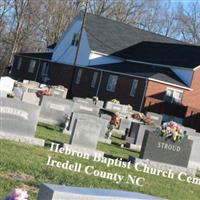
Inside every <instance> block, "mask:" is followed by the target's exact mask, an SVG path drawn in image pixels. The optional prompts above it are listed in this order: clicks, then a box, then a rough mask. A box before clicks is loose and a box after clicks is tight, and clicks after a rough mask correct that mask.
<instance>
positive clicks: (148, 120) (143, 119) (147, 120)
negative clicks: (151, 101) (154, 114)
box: [131, 113, 154, 125]
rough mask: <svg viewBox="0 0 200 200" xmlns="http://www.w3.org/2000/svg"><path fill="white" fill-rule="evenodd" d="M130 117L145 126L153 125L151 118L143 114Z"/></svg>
mask: <svg viewBox="0 0 200 200" xmlns="http://www.w3.org/2000/svg"><path fill="white" fill-rule="evenodd" d="M131 117H132V118H133V119H136V120H138V121H140V122H144V123H145V124H147V125H153V124H154V121H153V119H152V118H151V116H145V114H143V113H134V114H132V116H131Z"/></svg>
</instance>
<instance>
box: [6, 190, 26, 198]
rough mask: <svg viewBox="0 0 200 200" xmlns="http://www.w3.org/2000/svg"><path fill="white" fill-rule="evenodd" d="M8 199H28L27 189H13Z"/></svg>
mask: <svg viewBox="0 0 200 200" xmlns="http://www.w3.org/2000/svg"><path fill="white" fill-rule="evenodd" d="M6 200H28V194H27V191H25V190H22V189H20V188H16V189H14V190H13V191H12V194H11V196H9V197H8V198H6Z"/></svg>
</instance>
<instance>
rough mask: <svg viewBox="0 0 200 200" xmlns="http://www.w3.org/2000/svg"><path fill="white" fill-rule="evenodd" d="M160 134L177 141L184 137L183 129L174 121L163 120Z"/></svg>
mask: <svg viewBox="0 0 200 200" xmlns="http://www.w3.org/2000/svg"><path fill="white" fill-rule="evenodd" d="M161 136H163V137H166V138H169V139H171V140H172V141H173V142H179V141H180V140H182V139H183V138H184V137H185V134H184V129H183V128H181V126H180V125H178V124H177V123H176V122H174V121H170V122H165V123H163V125H162V127H161Z"/></svg>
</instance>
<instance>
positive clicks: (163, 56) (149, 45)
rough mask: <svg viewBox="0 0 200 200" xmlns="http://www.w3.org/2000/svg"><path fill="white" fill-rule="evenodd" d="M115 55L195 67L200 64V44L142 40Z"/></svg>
mask: <svg viewBox="0 0 200 200" xmlns="http://www.w3.org/2000/svg"><path fill="white" fill-rule="evenodd" d="M114 55H117V56H120V57H123V58H126V59H132V60H139V61H144V62H150V63H158V64H164V65H170V66H178V67H185V68H191V69H193V68H195V67H197V66H198V65H200V46H195V45H183V44H167V43H159V42H141V43H139V44H137V45H135V46H132V47H129V48H127V49H124V50H122V51H119V52H115V53H114Z"/></svg>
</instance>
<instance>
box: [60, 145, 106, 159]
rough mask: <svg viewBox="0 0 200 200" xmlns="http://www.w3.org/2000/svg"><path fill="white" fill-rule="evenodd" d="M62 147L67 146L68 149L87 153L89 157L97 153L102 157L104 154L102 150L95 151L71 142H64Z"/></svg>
mask: <svg viewBox="0 0 200 200" xmlns="http://www.w3.org/2000/svg"><path fill="white" fill-rule="evenodd" d="M64 148H68V149H71V150H73V151H77V152H81V153H83V154H89V156H90V157H94V156H95V155H97V154H98V155H99V156H102V157H103V156H104V152H103V151H97V150H95V149H89V148H84V147H80V146H76V145H71V144H64Z"/></svg>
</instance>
